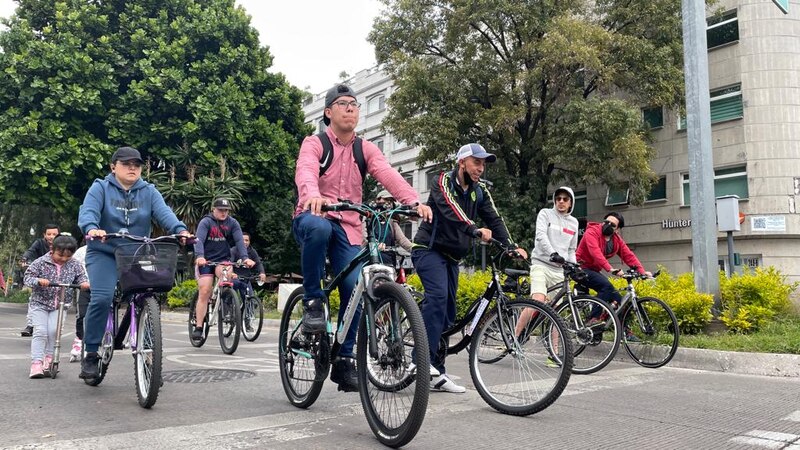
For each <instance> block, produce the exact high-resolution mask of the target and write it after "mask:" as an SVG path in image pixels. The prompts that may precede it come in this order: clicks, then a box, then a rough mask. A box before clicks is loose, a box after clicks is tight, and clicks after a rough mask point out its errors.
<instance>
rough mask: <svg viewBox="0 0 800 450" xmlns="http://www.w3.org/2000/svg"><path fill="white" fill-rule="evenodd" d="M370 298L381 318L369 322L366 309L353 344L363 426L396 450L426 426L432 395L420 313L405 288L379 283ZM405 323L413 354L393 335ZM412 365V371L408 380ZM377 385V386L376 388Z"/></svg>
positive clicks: (425, 342)
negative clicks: (371, 329)
mask: <svg viewBox="0 0 800 450" xmlns="http://www.w3.org/2000/svg"><path fill="white" fill-rule="evenodd" d="M374 295H375V296H376V299H375V303H376V305H383V308H382V309H381V310H380V311H379V310H377V309H376V313H378V312H382V315H381V316H377V314H376V317H372V318H368V317H367V314H366V309H365V313H364V314H362V318H361V324H360V327H359V330H358V340H357V343H356V345H357V350H356V354H357V357H358V361H357V363H356V370H357V372H358V392H359V395H360V397H361V405H362V407H363V409H364V415H365V416H366V417H367V423H369V426H370V429H372V432H373V433H374V434H375V436H376V437H377V438H378V440H379V441H380V442H381V443H382V444H384V445H386V446H389V447H400V446H403V445H405V444H407V443H409V442H411V440H412V439H414V436H416V435H417V432H418V431H419V429H420V427H421V426H422V422H423V421H424V420H425V412H426V409H427V407H428V395H429V394H430V355H429V351H428V339H427V335H426V332H425V324H424V322H423V320H422V313H421V312H420V310H419V308H418V307H417V305H416V302H415V301H414V300H413V298H412V297H411V294H410V293H409V292H408V291H407V290H406V289H405V288H404V287H403V286H401V285H399V284H397V283H393V282H387V283H383V284H381V285H379V286H376V287H375V289H374ZM351 301H352V300H351ZM368 320H372V322H373V323H374V326H375V333H374V335H373V336H374V337H375V339H377V347H378V352H379V355H378V358H377V359H373V358H372V357H371V356H370V354H369V353H370V352H369V348H368V347H369V337H368V336H367V328H368V323H369V322H368ZM404 320H405V322H406V323H407V327H408V328H407V329H408V330H410V333H411V339H413V342H414V345H415V348H414V351H413V352H412V351H409V349H408V348H407V346H406V345H405V344H406V342H407V340H406V339H407V337H406V338H404V336H403V334H404V333H402V331H401V332H399V333H395V332H394V331H397V330H402V326H403V325H402V323H403V321H404ZM397 338H399V339H397ZM412 362H413V363H414V364H415V365H416V369H415V372H414V376H413V379H410V378H409V372H410V368H409V367H410V364H411V363H412ZM376 379H378V380H381V381H380V382H379V383H375V381H376ZM398 409H402V411H398Z"/></svg>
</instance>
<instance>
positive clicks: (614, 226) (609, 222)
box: [603, 220, 619, 228]
mask: <svg viewBox="0 0 800 450" xmlns="http://www.w3.org/2000/svg"><path fill="white" fill-rule="evenodd" d="M603 223H607V224H609V225H611V228H619V225H617V224H615V223H614V222H611V221H609V220H604V221H603Z"/></svg>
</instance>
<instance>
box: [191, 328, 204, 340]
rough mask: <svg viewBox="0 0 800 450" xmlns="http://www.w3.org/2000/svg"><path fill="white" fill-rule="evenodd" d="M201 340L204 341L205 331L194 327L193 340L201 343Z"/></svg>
mask: <svg viewBox="0 0 800 450" xmlns="http://www.w3.org/2000/svg"><path fill="white" fill-rule="evenodd" d="M200 339H203V329H202V328H197V327H194V330H192V340H195V341H199V340H200Z"/></svg>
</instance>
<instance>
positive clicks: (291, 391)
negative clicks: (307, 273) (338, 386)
mask: <svg viewBox="0 0 800 450" xmlns="http://www.w3.org/2000/svg"><path fill="white" fill-rule="evenodd" d="M304 292H305V291H304V290H303V288H302V287H299V288H297V289H295V290H294V292H292V294H291V295H290V296H289V299H288V300H287V302H286V305H285V306H284V307H283V314H282V316H281V326H280V330H279V332H278V367H279V369H280V372H281V383H282V384H283V391H284V392H286V397H287V398H288V399H289V402H290V403H291V404H292V405H294V406H296V407H298V408H308V407H309V406H311V405H313V404H314V402H315V401H317V397H319V394H320V392H322V384H323V383H324V382H325V378H327V377H328V371H329V370H330V365H331V364H330V363H331V361H330V344H329V340H328V335H327V334H326V333H315V334H308V333H303V332H302V329H301V321H302V318H303V293H304Z"/></svg>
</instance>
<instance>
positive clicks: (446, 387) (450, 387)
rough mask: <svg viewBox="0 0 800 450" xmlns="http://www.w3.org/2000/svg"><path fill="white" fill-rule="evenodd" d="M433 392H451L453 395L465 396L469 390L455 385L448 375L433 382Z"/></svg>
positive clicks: (442, 375) (443, 375) (440, 376)
mask: <svg viewBox="0 0 800 450" xmlns="http://www.w3.org/2000/svg"><path fill="white" fill-rule="evenodd" d="M431 390H432V391H444V392H451V393H453V394H463V393H464V392H467V388H465V387H464V386H459V385H457V384H455V383H454V382H453V380H451V379H450V378H449V377H448V376H447V374H446V373H445V374H441V375H439V376H438V377H436V378H435V379H433V380H431Z"/></svg>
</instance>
